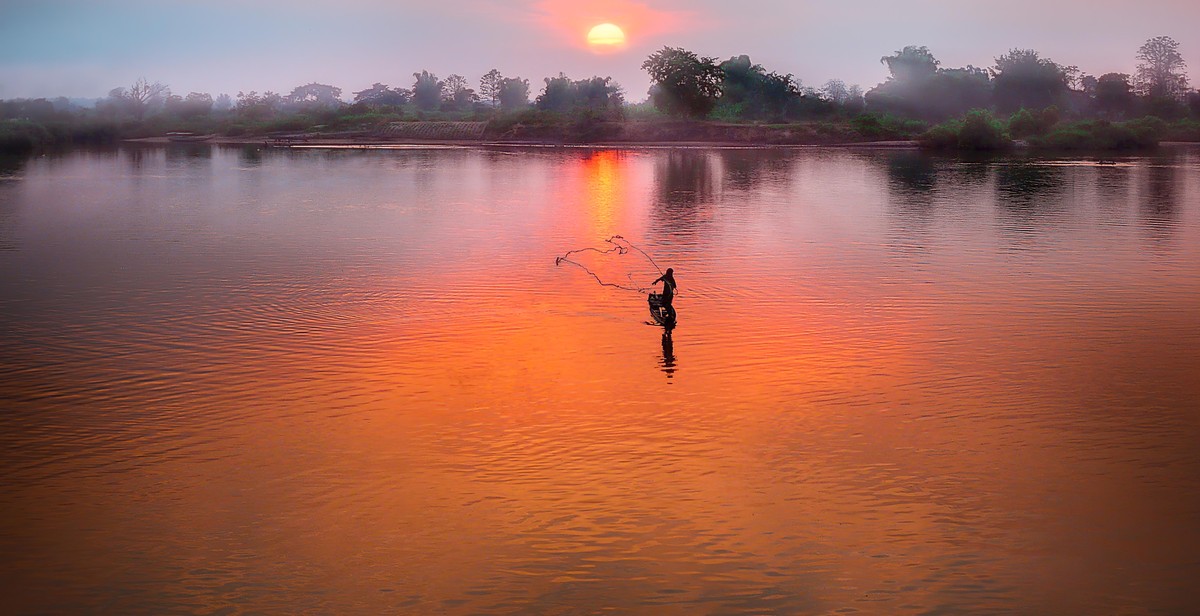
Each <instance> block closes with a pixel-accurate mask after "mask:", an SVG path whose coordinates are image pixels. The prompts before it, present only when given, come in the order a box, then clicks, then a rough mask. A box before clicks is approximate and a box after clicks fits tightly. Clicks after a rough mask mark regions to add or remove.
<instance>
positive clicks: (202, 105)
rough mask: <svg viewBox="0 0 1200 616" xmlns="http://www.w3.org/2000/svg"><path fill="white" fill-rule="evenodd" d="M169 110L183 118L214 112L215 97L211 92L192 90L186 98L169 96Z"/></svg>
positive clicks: (167, 105)
mask: <svg viewBox="0 0 1200 616" xmlns="http://www.w3.org/2000/svg"><path fill="white" fill-rule="evenodd" d="M165 106H166V109H167V111H169V112H171V113H174V114H175V115H177V116H179V117H180V118H183V119H190V118H198V117H201V116H206V115H208V114H209V113H212V108H213V98H212V95H210V94H205V93H202V92H190V93H188V95H187V97H186V98H180V97H178V96H169V97H167V102H166V105H165Z"/></svg>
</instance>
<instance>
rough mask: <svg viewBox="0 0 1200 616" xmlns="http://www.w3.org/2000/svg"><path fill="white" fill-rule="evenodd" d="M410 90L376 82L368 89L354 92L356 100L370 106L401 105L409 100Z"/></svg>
mask: <svg viewBox="0 0 1200 616" xmlns="http://www.w3.org/2000/svg"><path fill="white" fill-rule="evenodd" d="M408 99H409V91H408V90H405V89H404V88H389V87H387V85H386V84H382V83H379V82H376V83H374V84H373V85H372V86H371V87H369V88H367V89H366V90H360V91H358V92H355V93H354V102H355V103H362V104H364V105H370V106H380V107H399V106H400V105H403V104H405V103H407V102H408Z"/></svg>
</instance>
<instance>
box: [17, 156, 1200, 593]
mask: <svg viewBox="0 0 1200 616" xmlns="http://www.w3.org/2000/svg"><path fill="white" fill-rule="evenodd" d="M614 235H620V236H622V237H623V238H625V240H627V241H628V242H632V243H633V245H634V246H636V247H637V248H640V249H642V250H644V251H645V252H646V253H648V254H649V255H650V256H651V257H652V258H653V262H651V261H650V260H649V259H647V258H646V257H644V256H643V255H642V254H641V253H639V252H637V251H636V250H629V251H627V252H625V253H624V254H621V253H620V252H609V253H607V254H600V253H599V252H596V251H591V252H584V253H579V254H578V255H575V257H577V260H578V261H580V262H581V263H583V264H584V265H586V266H587V267H588V268H589V269H590V270H592V271H593V272H595V273H596V274H597V275H598V276H600V278H601V279H602V280H603V281H606V282H613V283H616V284H621V285H622V286H632V287H647V286H649V283H650V281H652V280H654V278H656V277H657V276H658V275H659V271H658V269H656V267H662V268H664V269H665V268H666V267H672V268H673V269H674V272H675V277H676V280H677V281H678V284H679V293H678V295H677V297H676V300H675V307H676V309H677V312H678V326H677V327H676V328H675V329H674V331H673V332H672V333H671V335H670V336H669V337H668V336H665V335H664V331H663V329H662V328H661V327H658V326H657V325H655V324H653V323H652V322H650V319H649V312H648V310H647V304H646V300H645V297H644V295H641V294H640V293H638V292H636V291H626V290H621V289H617V288H614V287H606V286H601V285H600V284H597V280H596V279H595V278H593V277H591V276H589V275H588V273H587V272H586V271H584V270H583V269H582V268H580V267H576V266H574V265H573V264H571V263H558V264H556V257H557V256H560V255H563V254H564V253H566V252H567V251H570V250H573V249H578V248H585V247H594V248H597V249H598V250H600V251H603V250H606V249H608V248H611V247H612V244H609V243H606V239H608V238H610V237H612V236H614ZM614 241H618V242H619V241H620V240H614ZM0 323H2V329H0V405H2V406H3V411H2V414H0V464H2V465H3V470H4V479H3V486H4V487H3V490H2V493H0V510H2V511H3V512H4V513H3V515H2V519H0V551H2V553H3V554H4V555H5V557H4V564H3V565H0V570H3V572H4V574H3V577H4V580H5V582H4V587H5V600H6V610H13V612H14V613H63V612H94V613H113V614H129V613H156V614H159V613H179V612H188V613H235V612H236V613H241V612H266V613H334V614H336V613H411V614H439V613H445V614H509V613H528V614H565V613H598V612H603V611H612V612H614V613H646V614H708V613H721V614H762V613H789V614H801V613H814V614H833V613H853V612H859V613H869V614H937V613H973V614H986V613H1031V614H1033V613H1038V614H1095V613H1137V614H1141V613H1161V614H1178V613H1184V612H1187V611H1190V610H1193V609H1195V606H1196V603H1197V600H1198V595H1197V594H1196V587H1195V580H1196V579H1200V560H1198V557H1197V554H1198V553H1200V447H1197V443H1200V149H1197V148H1188V147H1178V148H1164V149H1163V150H1161V151H1160V152H1158V153H1155V154H1151V155H1144V156H1117V157H1112V158H1108V159H1101V158H1095V157H1077V158H1035V157H1020V156H1018V157H1002V158H994V159H982V160H970V159H962V158H936V157H928V156H924V155H921V154H919V153H917V152H913V151H905V150H853V149H823V148H796V149H703V148H697V149H688V148H678V149H670V148H664V149H655V148H648V149H630V150H609V149H573V148H544V149H543V148H530V149H520V148H514V149H486V148H449V147H443V148H435V147H414V148H403V149H396V150H383V151H362V150H321V149H311V150H303V149H296V150H259V149H256V148H223V147H210V146H206V145H187V146H168V147H159V148H153V147H143V148H136V147H122V148H119V149H114V150H109V151H72V152H68V153H63V154H57V155H52V156H42V157H37V158H32V159H29V160H24V161H9V162H6V163H4V165H3V166H0Z"/></svg>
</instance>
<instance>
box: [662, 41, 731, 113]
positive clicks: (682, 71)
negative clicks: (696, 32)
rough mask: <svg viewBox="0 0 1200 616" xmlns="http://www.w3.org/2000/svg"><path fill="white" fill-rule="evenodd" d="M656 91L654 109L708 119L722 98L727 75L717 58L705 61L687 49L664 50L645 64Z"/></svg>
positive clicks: (668, 48) (665, 48)
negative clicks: (722, 84)
mask: <svg viewBox="0 0 1200 616" xmlns="http://www.w3.org/2000/svg"><path fill="white" fill-rule="evenodd" d="M642 69H643V70H645V71H646V72H647V73H649V74H650V79H652V80H654V85H655V86H657V87H656V88H654V89H652V90H651V92H652V93H653V94H652V96H651V98H652V99H653V101H654V106H655V107H656V108H658V109H659V110H661V111H664V112H666V113H669V114H672V115H683V116H689V117H693V118H703V117H704V116H707V115H708V114H709V112H710V111H712V109H713V107H714V106H715V105H716V104H717V99H719V98H720V97H721V83H722V81H723V80H724V77H725V73H724V71H722V70H721V67H719V66H717V62H716V58H702V57H699V56H697V55H696V54H695V53H693V52H690V51H688V50H686V49H676V48H673V47H663V48H662V49H660V50H658V51H656V52H654V53H652V54H650V57H649V58H646V61H645V62H643V63H642Z"/></svg>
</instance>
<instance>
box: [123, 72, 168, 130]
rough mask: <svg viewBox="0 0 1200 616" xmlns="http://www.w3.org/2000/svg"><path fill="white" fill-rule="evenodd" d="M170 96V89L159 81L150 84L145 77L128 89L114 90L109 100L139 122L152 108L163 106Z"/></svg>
mask: <svg viewBox="0 0 1200 616" xmlns="http://www.w3.org/2000/svg"><path fill="white" fill-rule="evenodd" d="M170 95H171V89H170V88H168V87H167V86H165V85H163V84H161V83H159V82H157V81H156V82H154V83H150V82H148V81H146V78H145V77H140V78H138V80H137V81H135V82H133V85H131V86H129V87H128V88H113V89H112V90H111V91H110V92H109V93H108V96H109V98H110V99H112V100H113V101H114V102H116V103H117V105H118V106H120V107H123V108H124V109H125V110H127V111H128V112H129V113H131V114H133V117H135V118H137V119H139V120H140V119H142V118H143V117H144V116H145V115H146V112H147V111H149V110H150V109H151V108H152V107H155V106H158V105H161V104H163V103H164V102H165V101H166V98H167V97H168V96H170Z"/></svg>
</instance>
